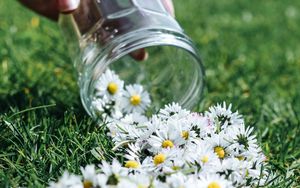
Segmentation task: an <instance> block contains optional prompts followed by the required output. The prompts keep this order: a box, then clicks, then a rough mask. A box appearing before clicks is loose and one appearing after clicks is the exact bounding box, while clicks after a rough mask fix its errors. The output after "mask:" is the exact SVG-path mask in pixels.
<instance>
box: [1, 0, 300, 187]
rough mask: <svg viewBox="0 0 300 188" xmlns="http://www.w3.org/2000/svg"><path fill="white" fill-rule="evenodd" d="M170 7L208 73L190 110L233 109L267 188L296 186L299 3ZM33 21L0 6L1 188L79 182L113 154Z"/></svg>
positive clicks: (62, 51)
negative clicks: (75, 178)
mask: <svg viewBox="0 0 300 188" xmlns="http://www.w3.org/2000/svg"><path fill="white" fill-rule="evenodd" d="M175 6H176V10H177V19H178V21H179V22H180V24H181V25H182V27H183V28H184V29H185V31H186V33H187V34H188V35H189V36H190V37H191V38H192V39H193V40H194V41H195V43H196V45H197V47H198V49H199V51H200V53H201V55H202V58H203V60H204V65H205V67H206V89H205V93H204V96H203V100H202V102H201V103H200V104H199V106H198V110H200V111H203V110H205V109H206V108H207V107H208V106H210V105H211V104H215V103H217V102H221V101H223V100H224V101H226V102H228V103H233V106H234V109H238V110H239V112H240V113H242V114H244V117H245V119H246V122H247V124H248V125H251V126H255V128H256V132H257V137H258V139H259V140H260V142H261V146H262V148H263V150H264V152H265V154H266V155H267V157H268V158H269V162H270V166H271V168H272V169H273V170H274V171H275V172H277V173H278V175H279V176H278V177H277V178H276V179H275V180H274V182H273V183H274V185H272V186H270V187H297V186H299V185H300V170H299V169H300V136H299V135H300V125H299V114H300V101H299V98H300V84H299V83H300V76H299V70H300V45H299V44H300V25H299V22H300V1H296V0H286V1H275V0H274V1H261V0H253V1H233V0H218V1H217V0H201V1H195V0H186V1H184V2H181V1H176V2H175ZM36 17H38V16H37V15H36V14H34V13H32V12H30V11H28V10H26V9H24V8H23V7H21V6H20V5H19V4H18V3H17V2H15V1H0V133H1V134H0V147H1V150H0V187H5V186H7V187H10V186H11V187H18V186H31V187H42V186H45V185H47V183H48V182H49V181H50V180H55V179H56V178H57V177H59V176H60V175H61V174H62V172H63V171H64V170H69V171H71V172H74V173H78V172H79V167H80V166H84V165H86V164H89V163H98V162H99V160H101V159H103V158H105V159H110V158H111V157H112V156H114V155H115V154H114V153H112V152H111V151H110V149H111V148H112V143H111V142H110V140H109V138H107V137H106V135H105V133H104V129H103V126H102V127H101V126H98V125H97V124H96V123H95V122H93V121H92V120H91V119H90V118H89V117H88V116H87V115H86V113H85V111H84V109H83V107H82V105H81V103H80V98H79V93H78V86H77V84H76V74H75V73H76V71H75V69H74V68H73V65H72V62H71V60H70V58H69V56H68V55H67V54H66V45H65V44H64V41H63V39H62V36H61V34H60V32H59V29H58V26H57V25H56V24H55V23H53V22H51V21H48V20H47V19H44V18H40V24H39V26H38V27H33V26H32V24H31V19H32V18H36ZM94 148H97V149H96V150H93V149H94ZM92 150H93V152H92ZM95 153H97V155H96V154H95ZM95 156H97V157H95Z"/></svg>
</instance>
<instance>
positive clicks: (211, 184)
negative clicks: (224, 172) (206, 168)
mask: <svg viewBox="0 0 300 188" xmlns="http://www.w3.org/2000/svg"><path fill="white" fill-rule="evenodd" d="M198 187H199V188H233V185H232V183H231V182H230V181H228V180H226V179H225V178H224V177H222V176H219V175H217V174H210V175H206V176H200V181H199V186H198Z"/></svg>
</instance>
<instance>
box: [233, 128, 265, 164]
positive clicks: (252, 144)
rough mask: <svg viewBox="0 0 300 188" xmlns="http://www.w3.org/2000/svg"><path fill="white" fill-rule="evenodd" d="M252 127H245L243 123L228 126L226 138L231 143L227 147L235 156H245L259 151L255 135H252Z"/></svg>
mask: <svg viewBox="0 0 300 188" xmlns="http://www.w3.org/2000/svg"><path fill="white" fill-rule="evenodd" d="M252 131H253V127H252V128H250V127H248V128H245V125H244V124H242V125H240V126H232V127H230V128H228V131H227V132H228V133H227V140H228V141H229V142H230V143H231V145H230V146H229V147H228V149H229V150H232V151H233V152H234V153H235V155H236V157H238V158H239V157H240V158H241V157H243V158H247V156H248V155H249V157H250V156H253V154H257V153H258V152H259V150H258V148H259V146H258V145H257V140H256V137H255V135H252Z"/></svg>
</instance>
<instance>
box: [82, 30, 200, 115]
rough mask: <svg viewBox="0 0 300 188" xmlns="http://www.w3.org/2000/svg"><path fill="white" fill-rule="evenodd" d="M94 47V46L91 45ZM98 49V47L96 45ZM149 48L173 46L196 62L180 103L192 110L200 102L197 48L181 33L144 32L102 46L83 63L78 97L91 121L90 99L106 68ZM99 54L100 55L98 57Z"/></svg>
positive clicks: (127, 35) (134, 33)
mask: <svg viewBox="0 0 300 188" xmlns="http://www.w3.org/2000/svg"><path fill="white" fill-rule="evenodd" d="M92 45H93V44H92ZM95 46H97V45H95ZM152 46H173V47H176V48H180V49H183V50H184V51H186V52H188V53H189V54H190V55H191V56H192V58H194V59H195V62H196V63H195V67H194V68H195V70H193V71H194V73H196V74H195V75H194V76H193V77H194V78H193V82H192V83H190V86H189V88H190V89H189V91H186V93H185V96H182V97H181V99H180V101H174V102H179V103H180V104H181V105H183V106H184V107H186V108H191V107H192V106H193V105H194V103H195V101H199V99H200V96H201V95H202V92H203V85H204V68H203V65H202V61H201V59H200V56H199V55H198V53H197V52H196V50H195V49H196V48H195V47H194V45H193V43H192V42H191V41H190V40H189V38H188V37H187V36H185V35H184V34H182V33H179V32H174V31H170V30H164V29H161V28H158V29H146V30H145V29H143V30H138V31H135V32H131V33H128V34H126V35H123V36H121V37H116V38H114V39H113V40H112V41H111V43H109V44H107V45H106V46H101V48H98V52H97V50H95V48H96V47H94V51H95V53H97V55H96V56H95V55H92V56H90V57H92V58H89V59H84V61H88V62H85V65H84V67H83V69H82V74H81V78H80V81H79V84H80V88H81V90H80V94H81V99H82V103H83V106H84V108H85V109H86V111H87V112H88V113H89V115H91V116H92V117H96V115H95V113H94V112H93V110H92V108H91V105H92V100H94V99H93V90H94V89H95V88H94V82H95V81H96V80H97V79H98V78H99V75H101V74H102V73H103V72H104V71H105V70H106V68H107V67H108V66H109V65H110V64H112V63H114V62H116V61H117V60H118V59H120V58H122V57H124V56H126V55H127V54H129V53H131V52H133V51H135V50H137V49H141V48H147V47H152ZM100 51H101V53H100ZM158 71H159V69H158Z"/></svg>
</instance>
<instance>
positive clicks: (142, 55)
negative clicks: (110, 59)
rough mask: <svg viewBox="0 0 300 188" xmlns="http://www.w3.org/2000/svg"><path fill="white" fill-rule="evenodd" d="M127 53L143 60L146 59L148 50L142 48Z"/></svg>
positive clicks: (138, 59)
mask: <svg viewBox="0 0 300 188" xmlns="http://www.w3.org/2000/svg"><path fill="white" fill-rule="evenodd" d="M129 55H130V56H131V57H132V58H133V59H135V60H137V61H145V60H147V59H148V52H147V51H146V50H145V49H144V48H142V49H138V50H136V51H134V52H131V53H130V54H129Z"/></svg>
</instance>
